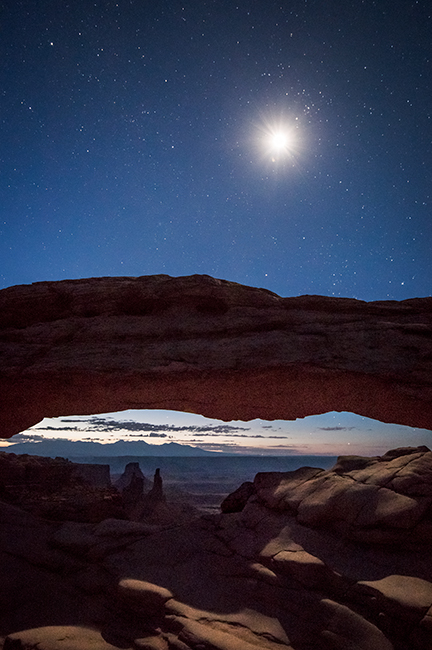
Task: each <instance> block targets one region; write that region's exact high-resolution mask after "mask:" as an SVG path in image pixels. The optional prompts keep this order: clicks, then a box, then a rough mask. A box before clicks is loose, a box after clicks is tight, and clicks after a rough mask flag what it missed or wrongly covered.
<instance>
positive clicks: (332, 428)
mask: <svg viewBox="0 0 432 650" xmlns="http://www.w3.org/2000/svg"><path fill="white" fill-rule="evenodd" d="M317 429H319V430H320V431H352V430H353V429H357V427H317Z"/></svg>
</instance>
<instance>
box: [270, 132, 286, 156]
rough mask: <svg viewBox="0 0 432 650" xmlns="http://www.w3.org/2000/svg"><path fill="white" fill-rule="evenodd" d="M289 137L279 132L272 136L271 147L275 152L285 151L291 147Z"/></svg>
mask: <svg viewBox="0 0 432 650" xmlns="http://www.w3.org/2000/svg"><path fill="white" fill-rule="evenodd" d="M289 141H290V139H289V137H288V135H287V134H286V133H284V132H283V131H277V132H276V133H273V134H272V135H271V136H270V146H271V148H272V149H274V150H275V151H283V150H284V149H287V148H288V146H289Z"/></svg>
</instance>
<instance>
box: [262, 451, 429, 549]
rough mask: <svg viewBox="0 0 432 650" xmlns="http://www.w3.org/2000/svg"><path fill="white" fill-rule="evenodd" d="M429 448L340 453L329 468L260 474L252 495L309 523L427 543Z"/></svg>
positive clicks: (361, 535)
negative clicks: (373, 454)
mask: <svg viewBox="0 0 432 650" xmlns="http://www.w3.org/2000/svg"><path fill="white" fill-rule="evenodd" d="M431 485H432V452H431V451H430V450H429V449H428V448H427V447H419V448H416V447H414V448H409V449H406V448H404V449H402V450H393V451H392V452H389V453H388V454H386V455H384V456H382V457H378V458H371V459H359V458H356V457H352V456H350V457H341V458H339V459H338V461H337V463H336V465H335V466H334V467H333V468H332V469H331V470H329V471H326V472H325V471H323V470H317V469H314V468H301V469H299V470H296V471H295V472H286V473H280V472H279V473H278V472H273V473H269V474H267V475H266V474H258V475H257V476H256V477H255V481H254V486H255V493H256V497H257V499H258V500H259V502H261V503H262V504H263V505H265V506H266V507H267V508H270V509H273V510H277V511H290V512H293V513H295V514H296V515H297V519H298V521H299V522H300V523H302V524H305V525H307V526H318V527H333V528H336V529H337V530H338V531H340V532H341V533H342V534H343V535H344V536H346V537H348V538H350V539H353V540H357V541H365V542H368V543H379V544H394V543H398V544H400V543H404V542H405V541H406V540H407V539H408V538H410V543H419V544H421V542H422V541H423V543H424V544H427V543H429V541H430V538H431V535H432V512H431V510H432V494H431V493H430V491H431Z"/></svg>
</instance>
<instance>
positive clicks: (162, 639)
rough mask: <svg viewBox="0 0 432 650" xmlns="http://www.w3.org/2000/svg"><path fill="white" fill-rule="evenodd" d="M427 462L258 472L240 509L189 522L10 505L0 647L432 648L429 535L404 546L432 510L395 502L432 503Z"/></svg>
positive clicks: (417, 458)
mask: <svg viewBox="0 0 432 650" xmlns="http://www.w3.org/2000/svg"><path fill="white" fill-rule="evenodd" d="M430 455H431V452H430V451H429V450H428V449H425V448H418V449H409V450H407V449H404V450H392V452H391V453H388V454H385V455H384V456H382V457H379V458H374V459H359V458H352V457H351V458H343V457H342V458H340V459H339V460H338V462H337V464H336V465H335V467H334V468H333V469H332V470H330V471H328V472H324V471H323V470H319V469H316V468H315V469H314V468H308V469H306V470H303V471H298V472H292V473H277V474H273V473H272V474H269V475H266V474H260V475H258V476H257V477H256V479H255V481H254V485H255V488H254V490H255V491H254V494H252V496H250V497H249V499H248V500H247V503H246V504H245V506H244V507H243V509H242V510H241V511H239V512H234V513H227V514H223V513H222V514H220V515H209V516H205V517H203V518H196V519H194V520H193V521H190V522H188V523H187V525H183V524H180V523H176V525H170V526H163V527H162V526H148V525H145V524H140V523H137V522H131V521H125V520H115V519H109V520H105V521H103V522H100V523H97V524H79V523H75V522H64V523H62V524H59V523H57V522H49V521H43V520H41V519H39V518H37V517H35V516H34V515H32V514H30V513H27V512H23V511H21V510H20V509H18V508H16V507H15V506H13V505H11V504H2V503H1V502H0V523H1V525H0V563H1V566H2V572H1V574H2V580H1V584H0V604H1V607H0V639H1V638H2V637H8V640H7V644H9V646H6V650H8V648H9V650H13V649H14V648H27V650H30V648H34V647H35V646H36V645H37V646H38V648H39V650H44V649H46V650H54V648H55V649H56V650H61V648H63V647H65V648H69V646H64V645H62V644H63V643H66V642H68V643H69V642H70V643H71V644H72V645H71V646H70V648H71V649H72V650H75V648H77V647H82V648H92V647H95V648H98V647H100V648H101V650H102V649H103V650H107V647H111V648H118V649H127V648H131V649H132V648H134V649H135V650H138V649H141V650H198V649H200V650H228V649H229V650H235V649H238V650H253V649H255V650H256V649H257V648H259V649H260V650H292V649H293V648H295V650H330V649H331V648H333V649H334V650H378V649H379V650H392V649H394V650H407V649H408V648H409V650H430V647H431V642H432V623H431V621H432V616H431V612H432V580H431V566H432V550H431V546H430V542H425V540H422V539H421V537H420V534H419V535H418V537H417V540H416V542H415V544H417V547H416V550H412V549H410V548H407V543H408V541H409V542H410V543H411V541H412V538H413V537H415V535H414V533H415V531H420V530H421V526H426V524H428V523H430V520H431V508H429V509H426V510H422V514H421V516H420V521H419V522H418V523H415V521H416V517H413V518H412V519H406V512H405V510H404V508H402V509H400V508H399V505H398V504H399V501H398V499H399V497H403V499H402V503H405V499H408V501H409V502H411V501H414V502H418V503H423V502H424V500H425V499H426V500H427V499H428V498H429V496H428V488H427V486H428V485H429V483H430V476H429V470H428V467H429V462H430ZM332 485H334V489H333V488H332ZM399 489H400V492H399V491H398V490H399ZM364 490H366V492H365V493H364V494H368V495H371V494H372V495H379V494H381V493H384V494H386V495H387V493H388V492H391V493H392V494H394V495H395V497H396V500H393V497H392V498H391V499H388V496H386V497H385V498H384V511H383V512H385V517H383V513H382V512H381V514H380V515H379V517H377V516H376V513H377V512H378V510H377V508H376V506H377V505H379V503H378V501H377V502H376V503H375V502H372V501H371V504H372V505H373V508H371V513H372V514H368V513H367V507H366V506H364V507H363V506H361V507H359V504H362V503H363V496H364V495H363V491H364ZM350 494H351V496H350ZM320 495H321V496H320ZM286 500H288V501H289V505H286V504H285V501H286ZM303 503H309V506H308V507H309V508H310V513H312V514H311V519H313V521H314V522H315V523H314V524H313V527H312V526H311V524H310V523H308V524H307V525H306V523H304V521H303V520H302V517H301V516H300V514H299V513H300V510H301V507H302V504H303ZM350 504H351V505H350ZM393 505H395V508H394V511H393V515H394V521H393V523H392V525H391V526H390V525H389V523H388V522H389V517H390V515H391V513H392V506H393ZM364 508H366V514H365V513H364V512H363V509H364ZM373 513H375V514H373ZM359 514H362V516H363V515H364V517H365V518H367V517H371V522H372V523H370V522H369V519H368V520H367V521H366V522H365V521H363V520H362V519H361V517H360V516H359ZM378 514H379V513H378ZM315 515H316V517H315ZM366 516H367V517H366ZM399 518H401V521H403V522H404V525H403V526H400V525H399V524H400V522H399ZM368 535H369V536H370V539H371V540H372V542H373V543H372V544H371V543H370V542H368V541H367V536H368ZM362 536H363V537H362ZM374 536H375V537H374ZM398 536H399V537H398ZM357 538H359V539H362V543H360V544H358V543H357V542H356V541H355V540H356V539H357ZM395 539H399V541H400V543H399V544H395ZM404 539H405V540H406V541H405V542H403V540H404ZM377 541H378V542H380V544H379V546H377V545H376V542H377ZM385 542H386V543H385ZM414 546H415V545H413V547H414ZM174 594H175V597H174ZM60 628H61V630H63V631H65V630H66V633H62V635H61V636H59V633H58V631H59V630H60ZM89 631H90V632H89ZM79 643H81V646H79ZM101 643H102V644H107V645H102V646H101V645H100V644H101ZM14 644H15V645H14ZM26 644H27V645H26ZM50 644H51V645H50ZM53 644H54V645H53ZM55 644H57V645H55ZM92 644H94V645H92Z"/></svg>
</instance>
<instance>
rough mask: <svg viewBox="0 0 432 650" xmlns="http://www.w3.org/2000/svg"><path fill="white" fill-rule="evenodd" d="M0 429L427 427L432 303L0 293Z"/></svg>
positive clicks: (247, 291)
mask: <svg viewBox="0 0 432 650" xmlns="http://www.w3.org/2000/svg"><path fill="white" fill-rule="evenodd" d="M0 364H1V367H0V436H1V437H3V438H9V437H10V436H12V435H14V434H15V433H18V432H19V431H23V430H24V429H26V428H28V427H29V426H31V425H33V424H36V423H37V422H39V421H40V420H41V419H42V418H43V417H52V416H57V415H86V414H94V413H102V412H112V411H119V410H124V409H172V410H178V411H189V412H193V413H199V414H201V415H205V416H207V417H212V418H218V419H221V420H251V419H254V418H262V419H267V420H273V419H286V420H292V419H295V418H298V417H305V416H307V415H315V414H319V413H324V412H327V411H352V412H354V413H358V414H360V415H364V416H367V417H371V418H375V419H378V420H381V421H383V422H393V423H397V424H406V425H410V426H413V427H422V428H427V429H432V298H415V299H410V300H405V301H402V302H395V301H379V302H372V303H366V302H363V301H358V300H353V299H347V298H329V297H323V296H300V297H295V298H281V297H279V296H277V295H276V294H274V293H272V292H270V291H267V290H265V289H257V288H253V287H247V286H243V285H239V284H236V283H232V282H228V281H224V280H217V279H214V278H211V277H209V276H202V275H201V276H199V275H194V276H187V277H180V278H172V277H169V276H166V275H156V276H144V277H138V278H128V277H123V278H110V277H108V278H90V279H85V280H65V281H61V282H40V283H36V284H32V285H21V286H15V287H10V288H8V289H3V290H2V291H0Z"/></svg>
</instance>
